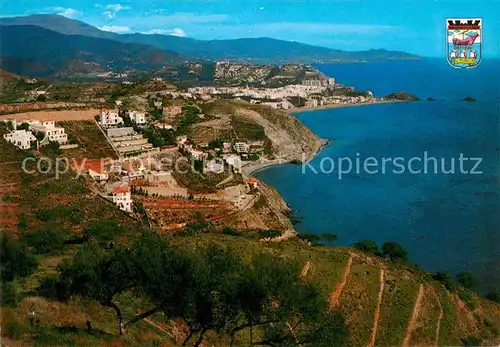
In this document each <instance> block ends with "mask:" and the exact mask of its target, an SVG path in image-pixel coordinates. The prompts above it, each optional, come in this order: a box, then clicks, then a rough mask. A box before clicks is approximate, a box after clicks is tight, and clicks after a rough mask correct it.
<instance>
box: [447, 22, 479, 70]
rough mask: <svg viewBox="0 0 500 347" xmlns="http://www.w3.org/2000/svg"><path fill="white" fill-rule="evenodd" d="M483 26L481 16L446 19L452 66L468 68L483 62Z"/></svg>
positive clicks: (449, 61)
mask: <svg viewBox="0 0 500 347" xmlns="http://www.w3.org/2000/svg"><path fill="white" fill-rule="evenodd" d="M482 27H483V21H482V19H481V18H451V19H447V20H446V49H447V50H446V53H447V59H448V63H450V65H451V66H453V67H456V68H463V69H466V68H471V67H475V66H477V65H478V64H479V63H480V62H481V45H482V41H483V32H482Z"/></svg>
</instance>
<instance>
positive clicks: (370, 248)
mask: <svg viewBox="0 0 500 347" xmlns="http://www.w3.org/2000/svg"><path fill="white" fill-rule="evenodd" d="M354 248H356V249H358V250H360V251H362V252H365V253H370V254H374V255H379V254H380V251H379V249H378V246H377V244H376V243H375V241H372V240H363V241H360V242H357V243H356V244H354Z"/></svg>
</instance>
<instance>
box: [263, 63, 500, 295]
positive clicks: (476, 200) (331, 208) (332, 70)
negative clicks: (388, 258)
mask: <svg viewBox="0 0 500 347" xmlns="http://www.w3.org/2000/svg"><path fill="white" fill-rule="evenodd" d="M499 63H500V61H495V60H489V61H488V60H487V59H483V62H482V63H481V64H480V65H479V66H477V67H475V68H473V69H466V70H464V69H456V68H453V67H451V66H450V65H449V64H448V63H447V61H446V59H445V58H443V59H422V60H408V61H387V62H380V63H365V64H342V65H340V64H339V65H317V66H315V67H316V68H318V69H319V70H321V71H322V72H324V73H325V74H327V75H328V76H331V77H333V78H335V79H336V82H337V83H340V84H344V85H347V86H353V87H355V88H356V89H357V90H364V91H366V90H369V91H371V92H372V93H373V94H374V95H375V96H384V95H387V94H390V93H393V92H398V91H405V92H409V93H412V94H414V95H416V96H418V97H419V98H421V99H422V100H421V101H417V102H403V103H392V104H374V105H366V106H358V107H344V108H336V109H325V110H317V111H307V112H302V113H297V114H295V116H296V117H297V118H299V119H300V120H301V121H302V122H303V123H304V124H305V125H306V126H307V127H309V128H310V129H311V130H312V131H313V132H314V133H316V134H317V135H319V136H320V137H322V138H324V139H329V140H332V143H331V144H330V145H329V146H327V147H326V148H324V149H323V150H322V151H321V152H320V153H319V155H317V156H316V157H315V158H314V159H313V160H312V161H311V162H310V163H309V164H310V165H308V166H301V165H296V164H283V165H278V166H272V167H269V168H266V169H264V170H261V171H258V172H257V173H255V175H256V176H257V177H258V178H260V179H262V180H263V181H264V182H266V183H268V184H270V185H272V186H274V187H275V188H276V189H277V190H278V191H279V192H280V194H281V195H282V196H283V198H284V199H285V200H286V202H287V203H288V204H290V205H291V207H292V209H293V210H294V211H295V212H294V214H295V218H298V219H300V220H301V222H300V223H299V224H297V225H296V229H297V231H298V232H311V233H316V234H322V233H324V232H331V233H335V234H337V235H338V237H339V240H338V244H339V245H353V244H354V243H356V242H358V241H360V240H374V241H376V242H377V243H378V245H382V244H383V243H384V242H386V241H395V242H398V243H399V244H401V245H402V246H403V247H404V248H405V250H406V251H407V252H408V255H409V261H410V262H412V263H415V264H417V265H418V266H419V267H421V268H422V269H423V270H425V271H430V272H435V271H447V272H448V273H449V274H451V275H453V276H454V275H456V274H457V273H459V272H469V273H472V274H473V275H474V276H475V277H476V278H477V279H478V281H479V290H480V292H489V291H491V290H493V289H495V288H500V83H499V81H500V69H499V68H498V66H500V65H499ZM428 97H432V98H433V99H434V100H435V101H427V98H428ZM466 97H472V98H474V99H476V101H475V102H467V101H463V99H464V98H466ZM398 157H400V158H402V159H399V160H400V161H399V162H398V163H399V164H401V165H403V166H404V172H402V171H403V169H402V168H401V167H400V166H398V167H396V164H394V165H391V163H392V162H391V161H386V165H385V169H384V170H382V163H381V162H382V160H383V159H384V158H385V159H386V160H389V159H388V158H391V160H394V159H395V158H398ZM461 157H462V158H463V159H462V161H461V162H460V158H461ZM357 158H358V159H359V163H360V164H359V165H358V169H356V159H357ZM368 158H372V159H368ZM412 158H420V161H419V159H414V160H413V161H412V164H411V165H410V163H409V162H410V160H411V159H412ZM433 158H435V160H436V162H437V165H436V164H435V161H434V159H433ZM424 159H426V160H427V163H428V165H427V169H426V170H425V166H424V164H423V163H424V162H425V161H424ZM452 159H453V160H454V168H453V170H452V164H451V163H452ZM465 159H467V160H465ZM349 160H350V161H351V163H352V165H353V168H352V169H351V170H350V171H349V165H348V162H349ZM367 160H368V161H369V164H368V166H367V168H365V167H364V163H365V161H367ZM374 161H377V165H375V164H374ZM479 161H480V163H479V164H477V163H478V162H479ZM393 162H394V161H393ZM442 162H444V169H443V168H442V167H441V166H442V165H443V164H442ZM460 163H462V167H460ZM476 164H477V165H478V166H477V167H476V168H475V169H474V170H472V169H473V166H476ZM339 165H342V171H343V172H348V173H344V174H342V175H339V172H340V170H339ZM410 169H411V172H410Z"/></svg>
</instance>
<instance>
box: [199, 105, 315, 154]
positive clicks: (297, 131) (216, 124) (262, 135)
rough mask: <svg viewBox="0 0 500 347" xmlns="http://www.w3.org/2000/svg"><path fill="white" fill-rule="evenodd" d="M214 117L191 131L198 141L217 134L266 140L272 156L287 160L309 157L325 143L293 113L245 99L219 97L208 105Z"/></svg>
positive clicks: (216, 136)
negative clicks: (222, 98)
mask: <svg viewBox="0 0 500 347" xmlns="http://www.w3.org/2000/svg"><path fill="white" fill-rule="evenodd" d="M203 109H204V112H205V113H207V114H208V115H209V116H210V117H211V118H212V119H211V120H209V121H206V122H202V123H199V124H197V125H196V126H195V127H194V128H193V131H192V133H191V136H192V138H193V139H194V140H195V142H197V143H202V142H210V141H211V140H213V139H214V138H222V139H227V140H235V138H240V139H241V138H245V139H248V140H263V141H265V142H266V143H267V145H266V147H267V152H268V153H269V152H272V155H271V157H274V158H281V159H282V160H283V161H292V160H299V161H300V160H302V159H303V158H306V159H309V158H310V157H311V156H313V155H314V153H316V152H317V151H318V150H319V149H320V148H321V145H322V144H323V143H324V141H322V140H321V139H320V138H319V137H318V136H317V135H315V134H314V133H313V132H312V131H311V130H310V129H308V128H307V127H306V126H304V125H303V124H302V123H301V122H300V121H299V120H298V119H297V118H295V117H294V116H292V115H291V114H290V113H288V112H285V111H281V110H274V109H271V108H268V107H264V106H260V105H253V104H250V103H247V102H242V101H230V100H216V101H214V102H211V103H209V104H206V105H204V107H203Z"/></svg>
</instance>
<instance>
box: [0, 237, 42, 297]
mask: <svg viewBox="0 0 500 347" xmlns="http://www.w3.org/2000/svg"><path fill="white" fill-rule="evenodd" d="M37 267H38V262H37V260H36V258H35V256H34V255H33V254H31V253H30V252H28V251H27V250H26V247H25V246H24V245H23V244H22V243H21V242H19V241H15V240H12V237H11V236H10V234H7V233H3V232H2V233H0V278H1V279H2V280H1V281H0V284H1V286H0V297H1V305H2V306H15V305H16V303H17V301H18V298H17V289H16V286H15V285H14V284H13V281H14V280H16V279H19V278H24V277H27V276H29V275H31V274H32V273H33V272H34V271H35V270H36V268H37Z"/></svg>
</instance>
